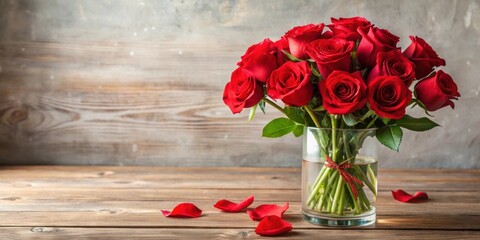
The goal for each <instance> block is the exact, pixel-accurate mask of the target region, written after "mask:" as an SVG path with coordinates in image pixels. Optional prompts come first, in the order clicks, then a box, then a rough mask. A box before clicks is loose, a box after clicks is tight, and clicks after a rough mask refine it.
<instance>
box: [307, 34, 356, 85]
mask: <svg viewBox="0 0 480 240" xmlns="http://www.w3.org/2000/svg"><path fill="white" fill-rule="evenodd" d="M353 47H354V43H353V42H351V41H346V40H345V39H336V38H332V39H319V40H315V41H313V42H312V43H311V44H310V46H309V47H308V49H307V54H308V55H309V56H310V57H311V58H312V59H313V60H315V62H316V63H317V67H318V70H319V72H320V74H321V75H322V77H323V79H326V78H327V77H328V75H329V74H330V73H331V72H333V71H334V70H340V71H346V72H348V71H350V62H351V58H350V53H351V52H352V51H353Z"/></svg>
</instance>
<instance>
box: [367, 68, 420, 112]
mask: <svg viewBox="0 0 480 240" xmlns="http://www.w3.org/2000/svg"><path fill="white" fill-rule="evenodd" d="M410 100H412V92H410V90H409V89H408V87H407V86H406V85H405V84H404V83H403V81H402V79H400V78H399V77H397V76H378V77H376V78H375V79H373V80H372V81H371V82H369V83H368V103H369V104H370V108H371V109H372V110H373V111H374V112H375V113H376V114H377V115H378V116H380V117H383V118H391V119H400V118H402V117H403V116H404V115H405V108H406V107H407V106H408V104H409V103H410Z"/></svg>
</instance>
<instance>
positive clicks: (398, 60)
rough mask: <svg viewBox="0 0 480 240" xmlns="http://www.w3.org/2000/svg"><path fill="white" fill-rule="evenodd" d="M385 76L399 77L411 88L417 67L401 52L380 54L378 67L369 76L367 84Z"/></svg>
mask: <svg viewBox="0 0 480 240" xmlns="http://www.w3.org/2000/svg"><path fill="white" fill-rule="evenodd" d="M384 75H390V76H397V77H399V78H400V79H402V81H403V82H404V83H405V85H406V86H407V87H409V86H410V85H411V84H412V82H413V80H414V79H415V65H414V64H413V63H412V62H410V61H409V60H408V58H407V57H405V56H404V55H403V54H402V52H400V50H392V51H389V52H379V53H378V55H377V65H375V67H374V68H373V69H372V71H370V74H368V78H367V82H370V81H371V80H372V79H374V78H376V77H377V76H384Z"/></svg>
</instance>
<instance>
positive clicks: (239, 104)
mask: <svg viewBox="0 0 480 240" xmlns="http://www.w3.org/2000/svg"><path fill="white" fill-rule="evenodd" d="M399 40H400V38H399V37H397V36H395V35H393V34H392V33H390V32H389V31H388V30H386V29H381V28H378V27H376V26H374V25H373V24H372V23H370V22H369V21H368V20H366V19H364V18H361V17H353V18H339V19H334V18H332V19H331V23H330V24H328V25H325V24H323V23H320V24H308V25H305V26H297V27H294V28H293V29H291V30H289V31H288V32H286V33H285V35H284V36H282V37H281V38H280V39H279V40H278V41H276V42H273V41H271V40H270V39H265V40H263V41H261V42H260V43H257V44H254V45H252V46H251V47H249V48H248V50H247V51H246V53H245V54H244V55H243V56H242V57H241V61H240V62H239V63H238V68H237V69H235V70H234V71H233V72H232V75H231V79H230V81H229V82H228V83H227V84H226V86H225V90H224V93H223V101H224V102H225V104H226V105H227V106H228V107H229V108H230V109H231V111H232V112H233V113H240V112H241V111H242V110H243V109H244V108H251V110H250V116H249V120H250V119H251V118H253V116H254V114H255V111H256V109H257V108H258V107H259V108H260V109H261V110H262V111H264V109H265V105H266V104H269V105H272V106H273V107H274V108H276V109H277V110H279V111H280V112H282V113H283V114H284V115H285V117H281V118H277V119H274V120H272V121H271V122H269V123H268V124H267V125H266V126H265V127H264V129H263V136H264V137H280V136H283V135H286V134H289V133H293V134H294V135H295V136H300V135H302V134H303V132H304V129H305V126H307V127H309V126H310V127H317V128H320V129H330V131H329V132H325V134H322V133H321V131H320V133H321V134H319V136H318V139H319V140H318V141H319V145H321V146H323V149H322V151H321V155H323V157H324V158H325V159H326V163H325V164H326V165H328V164H327V163H328V162H331V163H332V164H336V165H335V166H338V165H340V164H342V163H351V164H354V161H355V155H356V154H357V152H358V149H359V148H361V145H362V142H363V140H364V137H365V136H362V137H358V136H355V137H347V136H343V137H342V136H341V134H336V132H335V129H371V128H373V129H375V133H374V134H375V136H376V138H377V139H378V141H379V142H380V143H382V144H384V145H385V146H387V147H389V148H391V149H393V150H396V151H398V149H399V145H400V142H401V138H402V135H403V133H402V128H404V129H409V130H413V131H425V130H429V129H431V128H433V127H436V126H438V124H436V123H434V122H433V121H431V120H430V119H429V118H428V117H421V118H415V117H412V116H409V115H406V109H407V107H409V106H411V107H412V108H413V107H415V106H418V107H421V108H423V109H425V113H426V114H427V115H429V113H428V112H429V111H435V110H438V109H440V108H443V107H445V106H450V107H452V108H454V106H455V105H454V103H453V102H452V100H455V99H457V98H458V97H459V96H460V94H459V92H458V90H457V86H456V84H455V82H454V81H453V79H452V77H451V76H450V75H449V74H447V73H445V72H444V71H442V70H437V69H436V67H439V66H444V65H445V60H444V59H442V58H440V57H439V56H438V55H437V53H436V52H435V51H434V50H433V49H432V47H431V46H430V45H429V44H428V43H426V42H425V41H424V40H423V39H422V38H420V37H413V36H411V37H410V40H411V44H410V45H409V46H408V47H407V48H406V49H405V50H403V51H402V50H401V49H400V48H399V47H397V43H398V42H399ZM279 101H281V102H283V104H284V106H281V105H279V104H278V102H279ZM429 116H430V115H429ZM332 130H333V131H332ZM327 133H328V134H327ZM327 167H328V166H327ZM330 169H331V168H330ZM348 171H349V172H350V174H351V176H353V177H355V178H356V179H360V180H361V182H359V183H355V184H353V185H352V184H346V185H345V186H347V187H348V188H349V191H347V192H346V193H347V194H346V195H350V197H349V200H348V201H345V204H349V203H352V202H353V203H356V202H355V201H356V200H358V199H359V198H360V200H359V201H360V202H359V203H358V204H353V203H352V208H355V212H356V213H361V212H362V211H364V210H368V208H369V206H368V203H362V199H361V195H362V192H361V189H360V193H358V194H353V193H354V192H355V191H354V190H355V189H353V188H357V187H356V186H357V185H363V184H365V185H373V184H372V182H373V181H375V179H371V178H363V177H362V176H361V175H362V172H358V171H356V169H353V168H352V169H348ZM332 172H333V171H328V170H322V171H320V175H319V176H318V179H320V180H321V181H324V182H323V183H325V182H327V181H329V179H330V178H334V174H333V173H332ZM365 173H366V174H365V175H367V176H368V174H367V173H368V172H365ZM337 175H338V174H337ZM336 179H340V180H339V181H342V180H341V179H342V178H338V177H337V178H336ZM343 181H345V179H343ZM315 184H316V186H312V189H314V190H311V192H310V199H309V200H310V202H309V203H308V204H309V205H310V206H311V207H312V208H314V207H316V208H317V209H319V210H322V209H323V210H322V211H331V212H333V211H337V210H338V213H340V214H341V212H342V210H340V209H339V208H337V207H336V206H335V202H334V203H333V204H332V202H328V201H331V200H329V199H333V198H334V197H333V196H336V195H338V194H340V193H339V192H338V190H337V189H334V188H325V187H324V186H323V185H321V184H322V182H320V183H319V181H317V182H316V183H315ZM339 184H340V183H339ZM337 186H339V185H337ZM342 186H343V185H342ZM352 190H353V191H352ZM372 191H373V192H374V194H376V189H372ZM327 194H328V196H332V197H325V196H326V195H327ZM340 196H342V195H341V194H340ZM344 197H345V198H347V197H346V196H344ZM322 199H323V200H325V201H326V202H324V203H321V201H322ZM352 200H353V201H352ZM338 202H340V201H338ZM319 204H321V206H319ZM322 204H323V205H325V206H328V207H329V208H325V207H324V206H323V205H322ZM332 205H333V206H332ZM354 205H355V206H354ZM357 205H360V207H358V206H357ZM361 206H363V207H364V208H365V209H362V207H361Z"/></svg>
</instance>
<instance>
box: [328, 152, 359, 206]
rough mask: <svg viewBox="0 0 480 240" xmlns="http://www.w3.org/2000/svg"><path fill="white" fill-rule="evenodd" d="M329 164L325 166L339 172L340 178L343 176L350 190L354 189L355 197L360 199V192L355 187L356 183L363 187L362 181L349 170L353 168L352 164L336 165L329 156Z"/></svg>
mask: <svg viewBox="0 0 480 240" xmlns="http://www.w3.org/2000/svg"><path fill="white" fill-rule="evenodd" d="M326 158H327V162H326V163H325V166H326V167H328V168H331V169H334V170H337V171H338V173H339V174H340V176H342V178H343V180H344V181H345V182H346V183H348V185H349V186H350V188H351V189H352V193H353V196H354V197H355V198H357V197H358V190H357V186H355V183H356V184H358V185H360V186H361V185H362V181H360V179H358V178H356V177H354V176H352V174H350V173H349V172H348V171H347V169H349V168H351V167H352V166H353V165H352V164H351V163H350V162H347V161H345V162H342V163H340V164H336V163H335V162H334V161H333V160H332V159H331V158H330V157H329V156H326Z"/></svg>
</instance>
